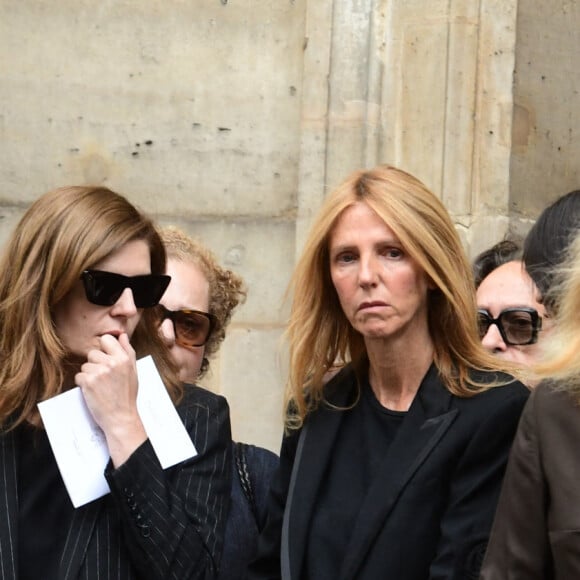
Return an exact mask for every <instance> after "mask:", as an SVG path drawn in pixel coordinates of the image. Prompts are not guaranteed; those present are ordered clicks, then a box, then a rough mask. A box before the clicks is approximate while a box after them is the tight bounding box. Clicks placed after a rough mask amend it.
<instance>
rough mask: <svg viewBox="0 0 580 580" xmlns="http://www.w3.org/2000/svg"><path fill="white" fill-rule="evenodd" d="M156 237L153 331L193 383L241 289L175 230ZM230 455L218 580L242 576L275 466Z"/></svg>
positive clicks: (262, 454) (268, 457)
mask: <svg viewBox="0 0 580 580" xmlns="http://www.w3.org/2000/svg"><path fill="white" fill-rule="evenodd" d="M161 238H162V240H163V243H164V245H165V249H166V251H167V268H166V272H167V274H169V275H170V276H171V282H170V284H169V287H168V288H167V291H166V292H165V294H164V295H163V297H162V299H161V302H160V304H159V306H158V307H157V308H156V310H155V312H156V314H157V316H158V318H157V320H158V323H159V325H160V326H159V330H160V333H161V336H162V337H163V339H164V341H165V344H166V345H167V346H168V348H169V350H170V353H171V356H172V357H173V360H174V361H175V362H176V363H177V365H178V367H179V378H180V379H181V380H182V381H184V382H186V383H196V382H197V381H198V380H199V379H200V378H201V377H202V376H203V375H204V374H205V373H206V372H207V369H208V367H209V358H210V357H211V356H212V355H215V354H216V353H217V351H218V349H219V347H220V345H221V343H222V341H223V340H224V338H225V335H226V328H227V326H228V324H229V323H230V320H231V317H232V314H233V311H234V309H235V308H236V306H237V305H238V304H240V303H241V302H243V301H244V300H245V298H246V289H245V287H244V282H243V280H242V279H241V278H240V277H239V276H238V275H237V274H235V273H234V272H232V271H231V270H228V269H225V268H222V267H221V266H220V265H219V263H218V261H217V259H216V257H215V256H214V255H213V253H212V252H210V251H209V250H208V249H207V248H206V247H205V246H204V245H202V244H201V243H199V242H197V241H195V240H193V239H191V238H190V237H188V236H187V235H186V234H185V233H183V232H182V231H181V230H179V229H177V228H175V227H168V228H165V229H163V230H162V231H161ZM233 454H234V473H233V479H232V491H231V505H230V513H229V517H228V521H227V524H226V535H225V542H224V551H223V555H222V564H221V569H220V573H219V576H218V578H219V579H220V580H237V579H241V578H243V577H244V574H245V569H246V565H247V563H248V562H249V561H250V560H251V559H252V557H253V555H254V552H255V549H256V544H257V539H258V534H259V532H260V531H261V530H262V528H263V526H264V523H265V499H266V495H267V491H268V488H269V485H270V478H271V475H272V472H273V470H274V469H275V467H276V466H277V464H278V458H277V457H276V455H275V454H274V453H272V452H270V451H268V450H267V449H263V448H261V447H256V446H254V445H246V444H244V443H234V444H233Z"/></svg>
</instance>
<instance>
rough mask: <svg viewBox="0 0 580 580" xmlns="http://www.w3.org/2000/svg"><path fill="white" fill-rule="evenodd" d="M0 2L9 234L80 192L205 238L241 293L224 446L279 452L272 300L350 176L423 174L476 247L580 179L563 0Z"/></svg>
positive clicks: (279, 311)
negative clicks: (29, 210) (46, 203)
mask: <svg viewBox="0 0 580 580" xmlns="http://www.w3.org/2000/svg"><path fill="white" fill-rule="evenodd" d="M0 7H1V9H2V18H0V70H1V71H2V83H0V139H1V141H2V147H1V148H0V176H1V177H2V189H1V190H0V244H2V243H3V242H4V241H5V240H6V237H7V236H8V235H9V232H10V231H11V230H12V228H13V226H14V224H15V223H16V220H17V219H18V217H19V216H20V215H21V214H22V211H23V208H24V207H26V205H27V204H28V203H30V202H31V201H32V200H33V199H35V198H36V197H37V196H38V195H40V194H41V193H43V192H44V191H47V190H48V189H52V188H54V187H57V186H60V185H66V184H74V183H103V184H105V185H108V186H110V187H112V188H113V189H116V190H118V191H120V192H122V193H125V194H126V195H127V196H128V197H129V199H130V200H131V201H133V202H134V203H136V204H137V205H139V206H140V207H141V208H142V209H144V210H145V211H147V212H149V213H150V214H151V215H153V216H155V217H157V218H158V219H159V221H160V222H162V223H164V224H169V223H175V224H177V225H180V226H181V227H182V228H183V229H185V230H186V231H188V232H190V233H191V234H194V235H196V236H199V237H200V238H201V239H203V240H204V241H205V242H206V243H207V244H208V245H209V246H210V248H211V249H212V250H214V252H215V253H216V254H217V256H218V258H219V259H220V261H222V263H224V264H225V265H227V266H229V267H231V268H232V269H233V270H235V271H237V272H238V273H240V274H241V275H242V276H243V277H244V278H245V280H246V282H247V284H248V287H249V296H248V301H247V303H246V304H245V305H243V306H242V307H241V308H240V309H239V311H238V312H237V313H236V315H235V317H234V321H233V324H232V328H231V332H230V336H229V337H228V338H227V340H226V343H225V344H224V348H223V350H222V352H221V353H220V358H219V359H218V360H217V361H215V362H214V365H213V366H214V372H213V374H212V375H211V376H210V377H209V378H208V380H210V381H211V382H213V384H215V387H216V388H218V389H219V391H220V392H223V393H224V394H226V395H227V396H228V398H229V399H230V404H231V406H232V416H233V419H234V430H235V432H236V436H238V437H239V438H240V439H244V440H248V441H250V442H260V443H262V444H265V445H267V446H268V447H270V448H271V449H277V448H278V445H279V435H280V432H281V414H282V409H281V389H282V385H283V383H284V380H285V376H284V371H283V370H281V369H280V368H279V367H278V366H276V365H277V363H276V356H275V348H274V347H273V343H274V342H276V340H275V338H276V337H277V336H279V334H280V333H281V332H282V329H283V326H284V322H285V320H286V318H287V314H288V310H287V308H288V307H287V305H286V306H284V305H282V296H283V293H284V290H285V288H286V285H287V282H288V280H289V277H290V274H291V271H292V268H293V265H294V262H295V259H296V256H297V255H298V254H299V253H300V251H301V249H302V246H303V243H304V239H305V237H306V235H307V232H308V229H309V227H310V224H311V223H312V219H313V217H314V216H315V215H316V212H317V211H318V208H319V207H320V204H321V203H322V200H323V199H324V196H325V195H326V194H327V193H328V192H329V191H330V190H331V189H332V188H334V187H335V186H336V185H338V183H339V182H341V181H342V180H343V179H344V178H345V177H346V175H347V174H348V173H349V172H350V171H352V170H354V169H357V168H360V167H371V166H373V165H375V164H377V163H381V162H389V163H393V164H395V165H399V166H401V167H403V168H404V169H407V170H409V171H411V172H413V173H415V174H416V175H417V176H418V177H419V178H420V179H422V180H423V181H424V182H425V183H426V184H427V185H428V186H429V187H431V188H432V189H433V191H434V192H435V193H436V194H437V195H438V196H440V197H441V199H442V200H443V202H444V203H445V204H446V206H447V207H448V208H449V211H450V213H451V214H452V217H453V219H454V221H455V223H456V226H457V229H458V231H459V233H460V236H461V239H462V240H463V243H464V245H465V247H466V249H467V251H468V253H469V254H470V255H471V256H472V257H473V256H474V255H475V254H477V253H478V252H479V251H481V250H483V249H485V248H486V247H488V246H489V245H491V244H493V243H495V242H496V241H498V240H499V239H501V238H502V237H503V236H504V235H505V234H508V233H509V234H512V235H523V234H524V233H525V232H526V231H527V229H528V228H529V226H530V223H531V220H533V219H534V218H535V217H536V216H537V214H538V213H539V212H540V210H541V209H542V207H543V206H544V205H545V204H547V203H548V202H549V201H551V200H552V199H555V198H556V197H557V196H559V195H561V194H562V193H564V192H566V191H568V190H570V189H573V188H577V187H578V186H579V181H580V175H579V173H580V165H579V164H578V162H577V159H578V156H579V153H580V149H579V148H580V145H579V144H578V139H577V138H576V134H577V133H578V131H579V130H580V127H579V123H580V119H579V118H578V115H577V114H576V112H577V110H578V104H579V102H578V99H579V97H578V94H579V90H580V89H579V86H578V85H579V83H580V81H579V80H578V75H577V74H576V68H577V67H576V63H575V55H576V53H578V50H579V49H580V37H579V36H578V34H577V30H578V25H579V24H580V6H579V3H578V2H576V1H575V0H553V1H550V2H545V1H542V0H531V1H529V2H526V3H522V2H518V1H517V0H451V1H448V0H356V1H353V0H348V1H347V0H275V1H273V0H253V1H252V2H251V3H248V2H238V1H234V0H229V1H226V0H196V1H195V2H186V1H185V0H163V1H162V0H143V1H141V2H134V1H131V0H115V1H112V0H103V1H101V2H97V3H95V2H92V1H89V0H75V1H74V2H73V1H72V0H59V1H58V2H35V1H33V0H0ZM37 31H38V32H37ZM514 70H515V73H516V74H515V77H514ZM514 103H515V104H514Z"/></svg>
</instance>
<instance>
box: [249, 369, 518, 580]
mask: <svg viewBox="0 0 580 580" xmlns="http://www.w3.org/2000/svg"><path fill="white" fill-rule="evenodd" d="M494 378H495V376H490V375H481V380H487V381H490V380H493V379H494ZM355 388H356V380H355V376H354V372H353V371H352V369H351V368H350V367H347V368H346V369H345V370H343V371H342V372H341V373H339V374H338V375H337V376H336V377H335V378H334V379H333V380H332V381H331V382H330V383H329V384H328V386H327V394H326V399H327V400H328V401H330V402H332V403H333V404H334V405H337V406H344V405H345V403H348V402H349V401H352V397H353V395H352V394H353V391H354V390H355ZM527 397H528V389H527V388H526V387H524V386H523V385H522V384H521V383H518V382H513V383H511V384H509V385H507V386H501V387H496V388H492V389H490V390H488V391H485V392H483V393H480V394H478V395H476V396H474V397H471V398H459V397H456V396H453V395H452V394H451V393H450V392H449V391H448V390H447V389H446V388H445V387H444V386H443V384H442V382H441V380H440V378H439V376H438V373H437V370H436V368H435V367H434V366H432V367H431V369H430V370H429V372H428V374H427V376H426V377H425V379H424V380H423V382H422V384H421V386H420V389H419V391H418V393H417V396H416V397H415V400H414V401H413V403H412V405H411V408H410V409H409V412H408V413H407V415H406V417H405V418H404V420H403V423H402V425H401V427H400V428H399V430H398V432H397V435H396V438H395V440H394V441H393V443H392V444H391V446H390V448H389V451H388V453H387V454H386V456H385V458H384V460H383V463H382V465H381V467H380V468H379V473H378V474H377V477H376V480H375V482H374V483H373V485H372V486H371V487H370V488H369V490H368V494H367V497H366V498H365V500H364V501H363V504H362V505H361V509H360V513H359V515H358V519H357V520H356V522H355V523H354V525H353V529H352V535H351V538H350V543H349V545H348V548H347V549H346V550H345V555H344V561H343V563H342V568H341V573H340V576H339V578H338V579H337V580H353V579H355V578H356V579H357V580H362V579H364V580H374V579H380V580H383V579H384V578H393V579H396V580H426V579H427V578H429V579H431V580H435V579H438V580H439V579H440V580H451V579H457V580H468V579H469V578H477V574H478V571H479V566H480V565H481V559H482V557H483V553H484V551H485V545H486V542H487V538H488V535H489V530H490V528H491V523H492V519H493V514H494V510H495V506H496V503H497V499H498V495H499V490H500V485H501V481H502V477H503V474H504V470H505V466H506V461H507V457H508V452H509V448H510V445H511V442H512V439H513V437H514V434H515V431H516V427H517V424H518V419H519V416H520V413H521V411H522V407H523V405H524V403H525V401H526V399H527ZM347 412H348V411H339V410H335V409H332V408H331V407H330V406H328V405H322V406H321V407H320V408H319V409H318V410H317V411H316V412H314V413H313V414H311V415H310V416H309V417H308V418H307V421H306V422H305V426H304V427H303V429H302V431H301V432H300V433H294V434H292V435H290V436H288V437H286V438H284V440H283V443H282V450H281V456H280V468H279V470H278V472H277V473H276V474H275V476H274V479H273V482H272V487H271V492H270V503H269V515H268V522H267V524H266V528H265V530H264V532H263V534H262V535H261V537H260V541H259V548H258V558H257V559H256V560H255V561H254V562H253V563H252V564H251V565H250V568H249V578H250V579H251V580H264V579H275V578H276V579H277V578H283V579H284V580H299V579H300V578H301V574H302V571H303V570H302V568H303V562H304V556H305V551H306V543H307V541H308V537H309V535H308V531H309V521H310V515H311V513H312V510H313V507H314V504H315V502H316V501H317V497H318V490H319V486H320V485H321V482H322V481H323V476H324V473H325V469H326V466H327V462H328V459H329V457H330V454H331V453H330V452H331V450H332V447H333V444H334V441H335V438H336V435H337V432H338V430H339V429H340V426H341V420H342V418H343V417H344V415H345V413H347ZM309 550H312V551H313V553H316V550H317V546H312V545H311V546H309ZM311 580H318V579H311ZM321 580H322V579H321Z"/></svg>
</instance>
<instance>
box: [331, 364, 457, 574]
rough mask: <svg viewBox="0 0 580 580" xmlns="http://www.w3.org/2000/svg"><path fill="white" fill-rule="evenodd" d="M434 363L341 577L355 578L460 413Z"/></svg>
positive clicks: (366, 504) (365, 507)
mask: <svg viewBox="0 0 580 580" xmlns="http://www.w3.org/2000/svg"><path fill="white" fill-rule="evenodd" d="M451 397H452V395H451V393H449V391H447V389H445V388H444V387H443V385H442V384H441V381H440V380H439V376H438V372H437V369H436V367H435V365H431V368H430V369H429V371H428V373H427V375H426V376H425V378H424V379H423V381H422V383H421V386H420V388H419V392H418V393H417V396H416V397H415V400H414V401H413V403H412V405H411V408H410V409H409V412H408V414H407V416H406V417H405V420H404V421H403V424H402V425H401V427H400V428H399V432H398V433H397V436H396V438H395V440H394V441H393V443H392V444H391V447H390V448H389V451H388V453H387V455H386V456H385V459H384V460H383V463H382V465H381V467H380V469H379V472H378V473H377V475H376V478H375V481H374V483H373V484H372V486H371V487H370V489H369V491H368V493H367V496H366V497H365V499H364V501H363V504H362V506H361V510H360V512H359V516H358V518H357V521H356V524H355V526H354V528H353V533H352V536H351V540H350V543H349V546H348V549H347V550H346V554H345V559H344V563H343V567H342V573H341V576H340V578H341V580H347V579H350V578H353V577H354V576H355V574H356V572H357V570H358V568H359V566H360V565H361V563H362V562H363V561H364V558H365V555H366V553H367V551H368V550H369V548H370V546H371V545H372V542H373V540H374V538H375V537H376V536H377V534H378V533H379V532H380V531H381V529H382V527H383V526H384V524H385V519H386V518H387V517H388V515H389V513H390V511H391V510H392V508H393V506H394V505H395V502H396V501H397V499H398V498H399V496H400V495H401V493H402V491H403V490H404V488H405V486H406V485H407V483H408V482H409V481H410V479H411V478H412V477H413V475H414V474H415V472H416V471H417V469H418V468H419V467H420V466H421V464H422V463H423V462H424V461H425V460H426V459H427V457H428V456H429V454H430V453H431V451H432V450H433V448H434V447H435V446H436V445H437V443H438V442H439V440H440V439H441V437H442V436H443V435H444V433H445V432H446V431H447V429H448V428H449V426H450V425H451V423H452V422H453V421H454V419H455V417H456V416H457V413H458V411H457V409H453V410H450V409H449V406H450V403H451Z"/></svg>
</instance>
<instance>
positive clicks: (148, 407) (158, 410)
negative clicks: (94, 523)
mask: <svg viewBox="0 0 580 580" xmlns="http://www.w3.org/2000/svg"><path fill="white" fill-rule="evenodd" d="M137 374H138V378H139V391H138V394H137V410H138V411H139V416H140V417H141V421H142V422H143V426H144V427H145V431H146V433H147V436H148V437H149V440H150V441H151V445H152V446H153V449H154V450H155V454H156V455H157V458H158V459H159V463H160V464H161V467H163V469H167V468H168V467H171V466H172V465H175V464H176V463H180V462H181V461H184V460H186V459H189V458H190V457H195V456H196V455H197V451H196V449H195V446H194V444H193V442H192V440H191V438H190V437H189V434H188V433H187V431H186V429H185V427H184V425H183V423H182V422H181V419H180V418H179V415H178V414H177V411H176V409H175V407H174V406H173V402H172V401H171V398H170V397H169V393H168V392H167V390H166V389H165V385H164V384H163V381H162V380H161V376H160V375H159V371H158V370H157V368H156V366H155V363H154V362H153V359H152V358H151V357H150V356H148V357H145V358H142V359H140V360H138V361H137ZM38 409H39V411H40V415H41V416H42V421H43V423H44V427H45V429H46V433H47V435H48V440H49V441H50V445H51V447H52V451H53V453H54V456H55V458H56V462H57V464H58V468H59V470H60V473H61V475H62V478H63V481H64V484H65V486H66V489H67V491H68V493H69V495H70V498H71V500H72V503H73V505H74V507H75V508H76V507H79V506H81V505H84V504H86V503H88V502H90V501H93V500H95V499H97V498H99V497H101V496H103V495H105V494H107V493H109V491H110V489H109V485H108V484H107V481H106V479H105V476H104V470H105V467H106V465H107V462H108V461H109V450H108V448H107V442H106V440H105V435H104V433H103V432H102V431H101V429H100V428H99V426H98V425H97V424H96V423H95V421H94V419H93V417H92V415H91V413H90V411H89V409H88V408H87V405H86V403H85V400H84V398H83V394H82V391H81V389H80V388H79V387H75V388H74V389H71V390H70V391H66V392H64V393H62V394H60V395H57V396H56V397H53V398H52V399H48V400H47V401H43V402H42V403H39V404H38Z"/></svg>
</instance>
